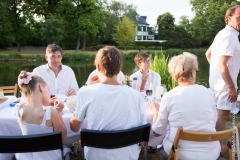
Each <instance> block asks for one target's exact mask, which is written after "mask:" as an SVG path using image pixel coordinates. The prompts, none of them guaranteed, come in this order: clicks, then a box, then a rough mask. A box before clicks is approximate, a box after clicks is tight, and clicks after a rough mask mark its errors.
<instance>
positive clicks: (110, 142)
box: [81, 123, 151, 160]
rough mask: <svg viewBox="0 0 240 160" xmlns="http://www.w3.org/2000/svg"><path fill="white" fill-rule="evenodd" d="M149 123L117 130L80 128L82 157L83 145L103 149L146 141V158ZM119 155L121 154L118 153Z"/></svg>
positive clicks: (145, 153)
mask: <svg viewBox="0 0 240 160" xmlns="http://www.w3.org/2000/svg"><path fill="white" fill-rule="evenodd" d="M150 128H151V125H150V124H149V123H148V124H145V125H142V126H139V127H135V128H131V129H126V130H117V131H98V130H88V129H82V130H81V147H82V148H83V159H84V160H85V157H84V146H89V147H95V148H103V149H115V148H121V147H126V146H130V145H133V144H136V145H137V143H140V142H146V144H145V150H144V159H145V160H146V158H147V148H148V144H147V142H148V141H149V134H150ZM119 156H121V155H119Z"/></svg>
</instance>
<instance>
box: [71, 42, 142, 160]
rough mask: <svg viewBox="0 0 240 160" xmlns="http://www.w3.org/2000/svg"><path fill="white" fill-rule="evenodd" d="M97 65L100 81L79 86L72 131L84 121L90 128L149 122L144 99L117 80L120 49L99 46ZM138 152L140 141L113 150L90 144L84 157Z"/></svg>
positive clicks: (134, 156)
mask: <svg viewBox="0 0 240 160" xmlns="http://www.w3.org/2000/svg"><path fill="white" fill-rule="evenodd" d="M95 65H96V70H97V75H98V77H99V83H95V84H92V85H88V86H84V87H82V88H80V89H79V91H78V93H77V102H76V108H75V112H74V113H73V116H72V118H71V120H70V128H71V130H72V131H74V132H79V129H80V128H81V125H82V122H83V121H86V122H87V126H86V128H87V129H92V130H104V131H114V130H123V129H129V128H133V127H137V126H140V125H143V124H146V115H145V106H144V104H145V103H144V100H143V98H142V97H141V95H140V94H139V93H138V92H137V91H136V90H134V89H132V88H131V87H129V86H126V85H122V84H121V83H119V82H118V80H117V75H118V73H119V72H120V70H121V67H122V56H121V53H120V51H119V50H118V49H116V48H115V47H110V46H107V47H104V48H102V49H100V50H99V51H98V53H97V55H96V58H95ZM139 152H140V147H139V146H138V145H137V144H134V145H131V146H128V147H122V148H118V149H110V150H109V149H99V148H93V147H88V149H87V150H86V152H85V157H86V159H92V160H98V159H105V160H111V159H114V160H122V159H138V157H139Z"/></svg>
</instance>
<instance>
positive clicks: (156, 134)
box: [153, 131, 161, 137]
mask: <svg viewBox="0 0 240 160" xmlns="http://www.w3.org/2000/svg"><path fill="white" fill-rule="evenodd" d="M153 135H154V136H155V137H159V136H161V134H158V133H156V132H154V131H153Z"/></svg>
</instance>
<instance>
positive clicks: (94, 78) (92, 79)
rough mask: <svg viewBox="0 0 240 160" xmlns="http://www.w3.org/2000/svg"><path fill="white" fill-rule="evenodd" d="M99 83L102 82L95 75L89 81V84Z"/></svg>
mask: <svg viewBox="0 0 240 160" xmlns="http://www.w3.org/2000/svg"><path fill="white" fill-rule="evenodd" d="M99 82H100V81H99V78H98V75H95V76H93V77H91V78H90V79H89V84H95V83H99Z"/></svg>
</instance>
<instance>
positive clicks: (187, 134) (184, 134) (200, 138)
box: [168, 123, 240, 160]
mask: <svg viewBox="0 0 240 160" xmlns="http://www.w3.org/2000/svg"><path fill="white" fill-rule="evenodd" d="M237 128H238V130H239V131H240V123H238V124H237ZM232 134H233V129H232V128H231V129H228V130H224V131H217V132H193V131H187V130H183V127H182V126H180V127H178V130H177V133H176V136H175V139H174V141H173V145H172V149H171V151H170V153H169V156H168V160H171V159H172V158H173V157H174V159H178V150H177V146H178V143H179V141H180V140H187V141H195V142H212V141H220V140H225V139H228V138H230V137H232Z"/></svg>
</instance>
